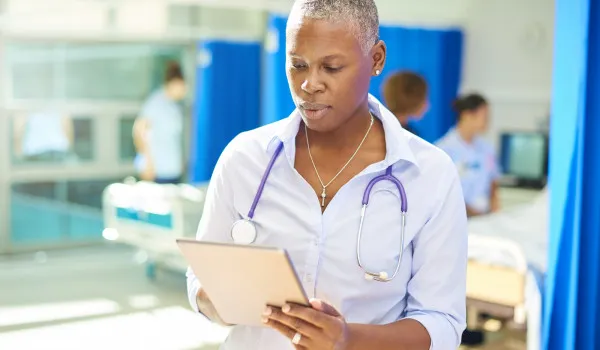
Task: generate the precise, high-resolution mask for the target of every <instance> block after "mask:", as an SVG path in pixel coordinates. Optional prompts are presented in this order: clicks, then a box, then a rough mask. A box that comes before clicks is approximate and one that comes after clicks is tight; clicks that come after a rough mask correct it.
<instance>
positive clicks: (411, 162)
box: [188, 0, 467, 350]
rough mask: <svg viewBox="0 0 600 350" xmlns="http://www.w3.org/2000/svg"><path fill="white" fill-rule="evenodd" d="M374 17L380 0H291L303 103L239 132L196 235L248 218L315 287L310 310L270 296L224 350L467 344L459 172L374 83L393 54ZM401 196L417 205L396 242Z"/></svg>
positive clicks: (294, 83)
mask: <svg viewBox="0 0 600 350" xmlns="http://www.w3.org/2000/svg"><path fill="white" fill-rule="evenodd" d="M378 28H379V20H378V15H377V8H376V6H375V3H374V1H373V0H360V1H356V0H338V1H330V0H298V1H296V2H295V3H294V5H293V9H292V11H291V14H290V17H289V18H288V24H287V33H286V49H287V63H286V69H287V77H288V82H289V86H290V90H291V94H292V97H293V100H294V102H295V104H296V107H297V109H296V110H295V111H294V112H293V113H292V114H291V116H289V117H288V118H286V119H284V120H282V121H279V122H276V123H273V124H270V125H267V126H264V127H261V128H259V129H256V130H253V131H249V132H245V133H242V134H241V135H239V136H238V137H236V138H235V139H234V140H233V141H232V142H231V143H230V144H229V145H228V146H227V148H226V149H225V151H224V152H223V154H222V155H221V157H220V159H219V161H218V164H217V166H216V167H215V170H214V173H213V176H212V179H211V181H210V186H209V189H208V192H207V196H206V205H205V208H204V211H203V214H202V220H201V223H200V227H199V231H198V239H200V240H206V241H213V242H228V243H239V241H237V240H234V239H233V236H235V235H232V231H231V229H232V225H233V224H234V223H235V222H236V221H237V220H238V219H240V218H244V219H251V220H252V221H253V222H254V223H255V225H256V227H257V236H256V237H255V240H254V242H253V243H252V244H256V245H268V246H277V247H280V248H284V249H286V250H287V252H288V254H289V256H290V258H291V261H292V262H293V264H294V266H295V269H296V272H297V273H298V276H299V279H300V280H301V283H302V286H303V287H304V290H305V291H306V293H307V295H308V296H309V297H311V298H314V299H312V301H311V303H312V307H311V308H305V307H301V306H297V305H287V306H284V307H282V308H272V307H267V308H266V309H265V313H264V318H263V322H265V327H264V328H253V327H247V326H244V325H237V326H235V327H233V329H232V331H231V333H230V335H229V337H228V339H227V341H226V343H225V345H224V349H261V350H263V349H267V350H269V349H278V350H279V349H293V348H294V347H295V348H296V349H311V350H312V349H334V348H335V349H340V350H344V349H380V350H385V349H414V350H421V349H422V350H428V349H434V350H442V349H444V350H445V349H456V348H457V347H458V345H459V343H460V337H461V334H462V331H463V330H464V327H465V289H466V286H465V285H466V277H465V272H466V262H467V250H466V249H467V237H466V213H465V211H464V205H463V204H462V203H463V198H462V194H461V189H460V182H459V179H458V174H457V173H456V169H455V167H454V166H453V164H452V162H451V160H450V158H448V157H447V156H446V155H445V154H444V153H443V152H442V151H440V150H438V149H437V148H435V147H434V146H432V145H430V144H428V143H426V142H425V141H423V140H421V139H419V138H417V137H414V136H413V135H411V134H410V133H408V132H407V131H405V130H403V129H402V127H401V126H400V124H399V123H398V121H397V120H396V118H395V117H394V115H393V114H392V113H391V112H390V111H388V110H387V109H385V107H384V106H383V105H382V104H381V103H379V101H377V100H376V99H374V98H373V97H371V96H370V95H369V94H368V91H369V83H370V80H371V77H372V76H374V75H379V74H381V72H382V70H383V67H384V62H385V55H386V48H385V45H384V43H383V42H382V41H380V40H379V39H378ZM279 152H281V153H279ZM279 154H280V155H279ZM277 155H279V157H277ZM271 161H273V163H272V164H273V165H272V167H270V168H271V172H270V173H269V175H268V177H267V180H266V182H265V185H264V191H262V196H261V197H260V200H259V201H258V205H257V206H256V211H255V215H252V212H254V211H251V212H249V210H250V208H251V207H253V206H252V203H253V200H254V198H255V195H256V194H257V192H258V191H257V189H258V188H259V184H260V183H261V179H262V178H263V175H264V174H265V169H267V168H268V165H269V163H270V162H271ZM384 174H388V176H387V177H386V179H388V181H381V182H377V184H375V185H374V187H373V188H372V191H371V195H370V197H369V198H370V200H369V207H368V209H367V210H366V214H365V221H364V225H363V228H362V240H360V247H361V251H360V258H361V264H362V266H363V268H361V267H359V266H358V264H357V249H356V248H357V240H358V227H359V223H360V216H361V208H362V199H363V195H364V194H365V189H366V188H367V185H368V184H369V183H370V182H371V181H372V180H373V179H375V178H377V177H378V176H381V175H384ZM391 176H394V177H395V178H397V179H399V180H400V181H401V183H402V184H403V185H404V190H405V191H404V192H403V193H400V192H399V190H398V187H397V185H396V183H394V182H392V181H389V179H391ZM403 194H406V198H407V203H408V204H407V206H408V210H409V214H408V217H407V221H406V226H405V228H406V231H405V240H404V245H403V246H402V248H401V247H400V242H401V236H402V234H401V232H402V222H403V220H402V217H401V215H399V214H400V212H401V208H402V206H401V204H400V203H401V202H402V201H401V198H402V195H403ZM247 213H248V215H247ZM401 252H402V253H401ZM398 261H400V265H399V266H400V268H399V271H398V273H397V274H395V273H394V271H395V269H396V266H397V263H398ZM240 268H243V267H240ZM365 270H368V271H381V272H377V273H372V274H367V273H366V272H365ZM378 280H389V281H388V282H380V281H378ZM188 293H189V299H190V303H191V305H192V307H193V308H194V309H195V310H197V311H200V312H201V313H203V314H204V315H206V316H207V317H208V318H210V319H212V320H215V321H218V320H219V317H218V314H217V313H216V311H215V309H214V307H213V306H212V304H211V303H210V300H209V299H208V296H207V295H206V293H204V292H203V291H202V288H201V285H200V282H199V281H198V280H197V279H196V277H195V276H194V274H193V272H192V271H191V270H188Z"/></svg>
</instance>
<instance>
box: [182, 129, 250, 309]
mask: <svg viewBox="0 0 600 350" xmlns="http://www.w3.org/2000/svg"><path fill="white" fill-rule="evenodd" d="M238 137H239V136H238ZM237 139H238V138H237V137H236V138H235V139H234V140H233V141H231V142H230V143H229V145H227V147H226V148H225V150H224V151H223V153H221V156H220V157H219V160H218V161H217V164H216V165H215V168H214V170H213V174H212V177H211V179H210V182H209V185H208V189H207V192H206V198H205V201H204V210H203V212H202V218H201V219H200V224H199V226H198V231H197V233H196V239H198V240H201V241H211V242H226V241H228V240H230V230H231V226H232V225H233V223H234V222H235V221H236V220H237V219H238V217H237V213H236V210H235V208H234V206H233V189H232V186H231V185H232V183H231V179H232V178H234V176H233V175H235V174H232V169H231V166H232V165H233V164H234V162H232V160H231V158H232V157H233V156H234V154H235V144H236V140H237ZM186 276H187V290H188V299H189V302H190V305H191V306H192V309H194V310H196V311H198V312H199V310H198V304H197V302H196V296H197V295H198V291H199V290H200V282H199V281H198V279H197V278H196V276H195V275H194V272H193V271H192V269H191V268H190V267H188V269H187V273H186Z"/></svg>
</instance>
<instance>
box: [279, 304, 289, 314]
mask: <svg viewBox="0 0 600 350" xmlns="http://www.w3.org/2000/svg"><path fill="white" fill-rule="evenodd" d="M281 311H283V312H286V313H287V312H290V306H289V305H288V304H285V305H283V307H282V308H281Z"/></svg>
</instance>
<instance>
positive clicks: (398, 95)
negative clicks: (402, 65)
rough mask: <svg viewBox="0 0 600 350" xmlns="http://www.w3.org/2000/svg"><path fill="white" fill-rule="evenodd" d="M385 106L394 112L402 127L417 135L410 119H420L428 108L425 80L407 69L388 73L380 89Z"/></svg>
mask: <svg viewBox="0 0 600 350" xmlns="http://www.w3.org/2000/svg"><path fill="white" fill-rule="evenodd" d="M382 94H383V99H384V101H385V104H386V107H387V108H388V109H389V110H390V111H391V112H392V113H394V115H395V116H396V118H398V121H399V122H400V124H401V125H402V127H403V128H404V129H406V130H408V131H410V132H411V133H413V134H415V135H418V133H417V130H415V129H414V128H413V127H412V126H411V125H410V121H411V120H420V119H421V118H423V116H424V115H425V113H427V111H428V110H429V101H428V98H427V95H428V87H427V81H426V80H425V78H423V77H422V76H421V75H419V74H417V73H415V72H411V71H408V70H403V71H398V72H394V73H392V74H391V75H389V76H388V77H387V78H386V80H385V82H384V84H383V89H382Z"/></svg>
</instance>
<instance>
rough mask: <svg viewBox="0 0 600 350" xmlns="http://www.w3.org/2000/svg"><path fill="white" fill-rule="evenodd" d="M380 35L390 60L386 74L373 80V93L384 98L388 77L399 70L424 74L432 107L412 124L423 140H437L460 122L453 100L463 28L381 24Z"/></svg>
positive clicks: (455, 93)
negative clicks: (384, 87)
mask: <svg viewBox="0 0 600 350" xmlns="http://www.w3.org/2000/svg"><path fill="white" fill-rule="evenodd" d="M379 34H380V38H381V40H383V41H384V42H385V43H386V46H387V59H386V62H385V68H384V71H383V73H382V74H381V75H380V76H378V77H374V78H373V80H372V82H371V94H373V95H374V96H376V97H377V98H379V99H382V97H381V95H382V88H383V83H384V82H385V79H386V78H387V77H388V76H389V75H390V74H392V73H393V72H396V71H398V70H412V71H414V72H416V73H418V74H420V75H422V76H423V77H424V78H425V80H427V84H428V86H429V102H430V109H429V112H427V114H426V115H425V116H424V118H423V119H422V120H420V121H418V122H411V124H412V126H413V127H414V128H415V130H416V131H417V132H418V133H419V136H421V137H422V138H423V139H425V140H427V141H429V142H435V141H437V140H438V139H439V138H440V137H442V136H443V135H444V134H445V133H446V132H447V131H448V129H450V127H451V126H452V125H454V123H455V122H456V116H455V115H454V113H453V111H452V101H453V100H454V99H455V98H456V95H457V93H458V89H459V85H460V78H461V67H462V60H463V33H462V31H461V30H459V29H429V28H411V27H402V26H381V28H380V32H379ZM382 102H383V101H382Z"/></svg>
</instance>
